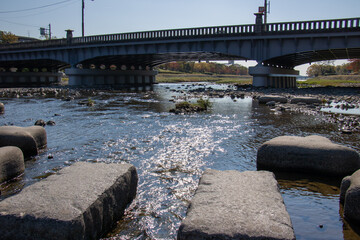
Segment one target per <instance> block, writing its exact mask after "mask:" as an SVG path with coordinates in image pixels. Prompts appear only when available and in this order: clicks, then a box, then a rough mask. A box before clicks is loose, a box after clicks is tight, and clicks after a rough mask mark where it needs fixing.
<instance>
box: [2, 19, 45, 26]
mask: <svg viewBox="0 0 360 240" xmlns="http://www.w3.org/2000/svg"><path fill="white" fill-rule="evenodd" d="M0 21H1V22H7V23H11V24H17V25H22V26H26V27H34V28H40V27H39V26H34V25H29V24H24V23H17V22H10V21H7V20H4V19H0Z"/></svg>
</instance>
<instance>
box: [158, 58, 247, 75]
mask: <svg viewBox="0 0 360 240" xmlns="http://www.w3.org/2000/svg"><path fill="white" fill-rule="evenodd" d="M159 69H163V70H170V71H178V72H185V73H210V74H229V75H247V74H248V69H247V68H246V67H244V66H241V65H239V64H233V65H230V66H228V65H225V64H220V63H214V62H211V63H205V62H199V63H195V62H184V61H179V62H170V63H165V64H162V65H160V66H159Z"/></svg>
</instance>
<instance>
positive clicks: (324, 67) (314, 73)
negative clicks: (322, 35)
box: [306, 59, 360, 77]
mask: <svg viewBox="0 0 360 240" xmlns="http://www.w3.org/2000/svg"><path fill="white" fill-rule="evenodd" d="M359 72H360V59H350V60H349V62H348V63H344V64H342V65H337V66H335V65H334V61H325V62H319V63H316V64H312V65H311V66H310V67H308V69H307V70H306V74H307V75H308V76H309V77H318V76H327V75H349V74H359Z"/></svg>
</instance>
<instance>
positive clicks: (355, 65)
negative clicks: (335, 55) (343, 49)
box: [348, 59, 360, 73]
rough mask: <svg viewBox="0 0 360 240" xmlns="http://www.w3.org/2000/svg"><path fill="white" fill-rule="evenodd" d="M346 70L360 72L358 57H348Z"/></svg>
mask: <svg viewBox="0 0 360 240" xmlns="http://www.w3.org/2000/svg"><path fill="white" fill-rule="evenodd" d="M348 70H350V71H353V72H354V73H359V72H360V59H350V60H349V65H348Z"/></svg>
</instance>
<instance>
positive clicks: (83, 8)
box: [81, 0, 85, 37]
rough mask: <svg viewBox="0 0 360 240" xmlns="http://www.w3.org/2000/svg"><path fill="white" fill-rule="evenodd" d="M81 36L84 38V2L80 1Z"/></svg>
mask: <svg viewBox="0 0 360 240" xmlns="http://www.w3.org/2000/svg"><path fill="white" fill-rule="evenodd" d="M81 9H82V36H83V37H84V9H85V3H84V0H82V7H81Z"/></svg>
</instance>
